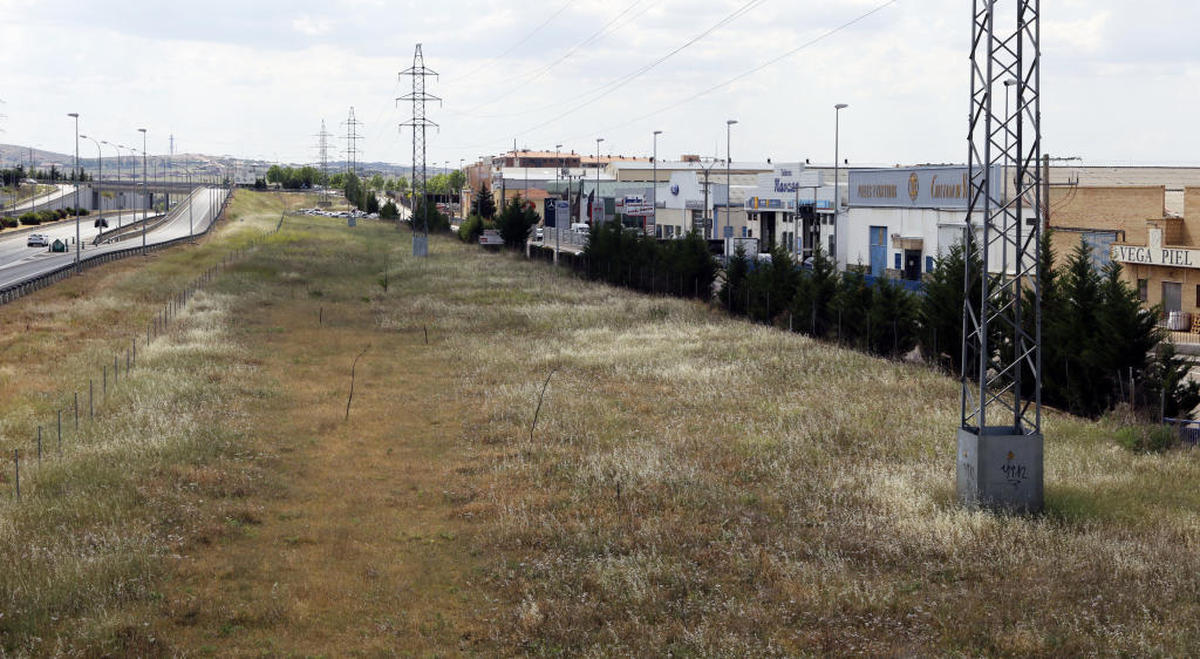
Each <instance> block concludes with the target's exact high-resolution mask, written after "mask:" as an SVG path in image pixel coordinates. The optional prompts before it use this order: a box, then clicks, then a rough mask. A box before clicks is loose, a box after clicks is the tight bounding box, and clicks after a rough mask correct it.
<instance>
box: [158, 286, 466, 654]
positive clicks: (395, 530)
mask: <svg viewBox="0 0 1200 659" xmlns="http://www.w3.org/2000/svg"><path fill="white" fill-rule="evenodd" d="M360 306H362V305H360ZM340 313H342V312H341V311H340V310H338V309H337V308H336V307H330V306H328V305H326V306H325V308H324V311H323V312H322V311H318V306H317V304H315V303H313V302H311V301H310V300H296V301H292V302H284V303H282V304H279V305H278V306H272V307H268V308H266V309H261V308H260V309H256V310H253V311H251V310H246V311H245V312H243V314H242V317H241V318H239V319H238V320H239V323H240V325H239V327H240V328H241V332H242V333H243V335H244V343H245V344H246V345H248V346H250V347H251V349H252V350H253V351H254V352H255V353H256V355H258V356H259V357H260V358H261V360H262V370H263V372H264V373H265V375H266V376H267V377H268V378H270V379H271V380H273V381H274V382H273V385H272V388H273V389H276V390H277V391H278V392H280V395H278V396H275V397H273V398H270V399H269V402H268V403H267V405H268V409H261V410H257V411H255V412H254V413H253V416H254V417H256V418H257V419H271V420H277V422H275V421H273V422H272V423H274V424H275V425H272V426H267V425H264V424H263V422H258V421H256V422H255V423H257V424H258V426H257V428H258V431H259V432H260V433H261V443H262V445H263V448H264V450H266V451H267V452H268V453H271V454H274V456H275V457H274V458H273V459H272V462H273V463H274V464H273V465H272V468H271V469H269V470H268V471H269V472H270V473H271V474H273V476H272V477H271V478H272V479H274V480H277V481H278V482H272V483H271V484H270V485H268V486H265V487H264V488H263V491H264V492H266V493H268V496H267V497H265V498H262V499H261V501H262V506H261V508H260V509H259V510H260V513H259V514H257V515H253V516H247V517H248V518H247V519H237V520H227V523H228V524H229V525H231V526H234V527H237V528H236V529H235V530H234V532H232V533H228V534H226V535H225V536H224V537H223V538H222V539H220V540H218V541H217V542H216V544H215V545H212V546H208V547H202V546H201V547H197V548H196V550H195V551H193V552H191V555H190V556H189V557H187V558H186V559H185V560H183V561H181V564H182V567H181V569H180V574H179V578H178V579H177V580H176V582H175V584H174V586H175V587H174V588H173V590H172V591H171V592H168V593H167V598H168V599H167V609H168V611H169V614H168V615H169V622H167V621H164V623H163V625H164V627H166V628H165V629H163V630H162V631H163V634H164V637H166V638H168V639H170V642H171V646H172V647H173V648H174V649H176V650H181V651H184V652H196V653H199V654H219V655H228V654H260V653H271V654H275V653H280V654H293V653H297V654H304V655H317V654H324V655H331V656H332V655H347V654H370V655H377V654H391V653H394V652H399V653H402V654H429V653H431V652H437V653H456V652H460V651H463V650H466V649H467V648H468V647H469V646H470V645H471V644H472V643H473V642H474V641H476V640H478V639H479V638H480V636H479V634H480V632H479V630H476V629H473V628H471V626H470V623H469V622H467V621H469V620H471V619H472V618H473V615H472V612H474V611H475V607H478V606H480V603H479V602H478V601H477V600H478V599H479V596H478V590H477V589H476V588H473V587H472V584H471V583H470V579H471V578H472V574H473V571H474V566H475V565H476V562H477V561H476V559H475V558H474V557H472V556H470V555H469V550H468V547H469V543H468V536H467V534H469V533H470V527H469V524H468V523H466V522H464V521H463V520H462V519H461V518H459V517H457V516H456V515H455V506H456V504H455V501H456V500H458V499H457V497H456V495H455V493H454V491H453V483H454V482H455V479H454V473H455V472H454V470H455V468H456V465H457V464H459V462H458V461H459V458H458V457H457V452H456V443H457V439H458V437H459V433H460V432H461V427H462V421H461V419H460V414H459V413H458V411H457V408H458V407H459V406H460V405H461V404H462V402H461V401H457V402H455V397H453V396H451V395H449V394H452V393H454V391H455V388H454V386H453V382H452V377H451V375H450V373H449V372H448V369H447V368H446V367H445V363H444V359H443V357H442V356H441V354H440V353H439V351H438V349H437V348H436V346H435V347H434V348H433V349H429V348H427V347H426V346H425V345H424V338H423V337H422V336H420V335H417V336H411V335H408V336H406V335H403V334H399V333H394V332H393V333H384V332H379V331H376V330H375V329H374V328H373V327H372V326H371V323H370V319H369V318H367V317H365V314H364V317H362V318H353V317H349V318H339V314H340ZM346 313H347V314H348V315H350V314H352V313H361V312H346ZM319 314H321V315H324V317H325V318H324V323H323V324H322V325H318V322H317V321H318V317H319V316H318V315H319ZM368 345H370V348H369V349H368V350H367V351H366V353H365V354H363V355H362V358H361V359H360V360H359V362H358V367H357V371H356V373H357V378H356V381H355V387H354V397H353V404H352V408H351V412H350V420H349V421H348V422H347V421H344V417H345V413H346V400H347V394H348V390H349V385H350V369H351V364H352V363H353V361H354V359H355V356H356V355H359V354H360V353H362V351H363V349H364V348H365V347H367V346H368Z"/></svg>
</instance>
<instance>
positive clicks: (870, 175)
mask: <svg viewBox="0 0 1200 659" xmlns="http://www.w3.org/2000/svg"><path fill="white" fill-rule="evenodd" d="M994 171H995V174H994V176H993V177H992V180H993V185H992V187H993V190H995V191H999V190H1001V189H1003V185H1002V183H1001V181H1002V180H1003V177H1002V170H1001V168H999V167H997V168H995V170H994ZM997 196H998V195H997ZM970 200H971V179H970V175H969V173H968V169H967V168H966V167H918V168H912V169H903V168H890V169H860V170H854V169H852V170H850V205H851V206H859V207H867V208H939V209H961V210H966V209H967V207H968V205H969V204H970Z"/></svg>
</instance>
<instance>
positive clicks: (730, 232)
mask: <svg viewBox="0 0 1200 659" xmlns="http://www.w3.org/2000/svg"><path fill="white" fill-rule="evenodd" d="M725 237H726V238H732V237H733V227H731V226H729V225H728V224H726V225H725Z"/></svg>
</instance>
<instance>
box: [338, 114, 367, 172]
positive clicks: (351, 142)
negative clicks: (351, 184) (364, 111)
mask: <svg viewBox="0 0 1200 659" xmlns="http://www.w3.org/2000/svg"><path fill="white" fill-rule="evenodd" d="M342 125H343V126H345V127H346V138H345V139H346V171H348V172H350V173H352V174H354V175H355V176H358V142H359V141H360V140H362V139H363V136H362V135H359V134H358V127H359V126H362V125H363V123H362V122H361V121H359V120H358V119H356V118H355V117H354V106H353V105H351V106H350V116H349V117H348V118H347V119H346V120H345V121H343V122H342Z"/></svg>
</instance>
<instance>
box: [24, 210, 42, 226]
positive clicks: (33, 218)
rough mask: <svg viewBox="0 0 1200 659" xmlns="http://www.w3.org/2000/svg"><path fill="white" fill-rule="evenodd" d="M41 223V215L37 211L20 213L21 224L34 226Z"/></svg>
mask: <svg viewBox="0 0 1200 659" xmlns="http://www.w3.org/2000/svg"><path fill="white" fill-rule="evenodd" d="M41 223H42V216H41V215H40V214H38V213H32V212H30V213H22V214H21V224H23V225H25V226H27V227H35V226H37V225H39V224H41Z"/></svg>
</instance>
